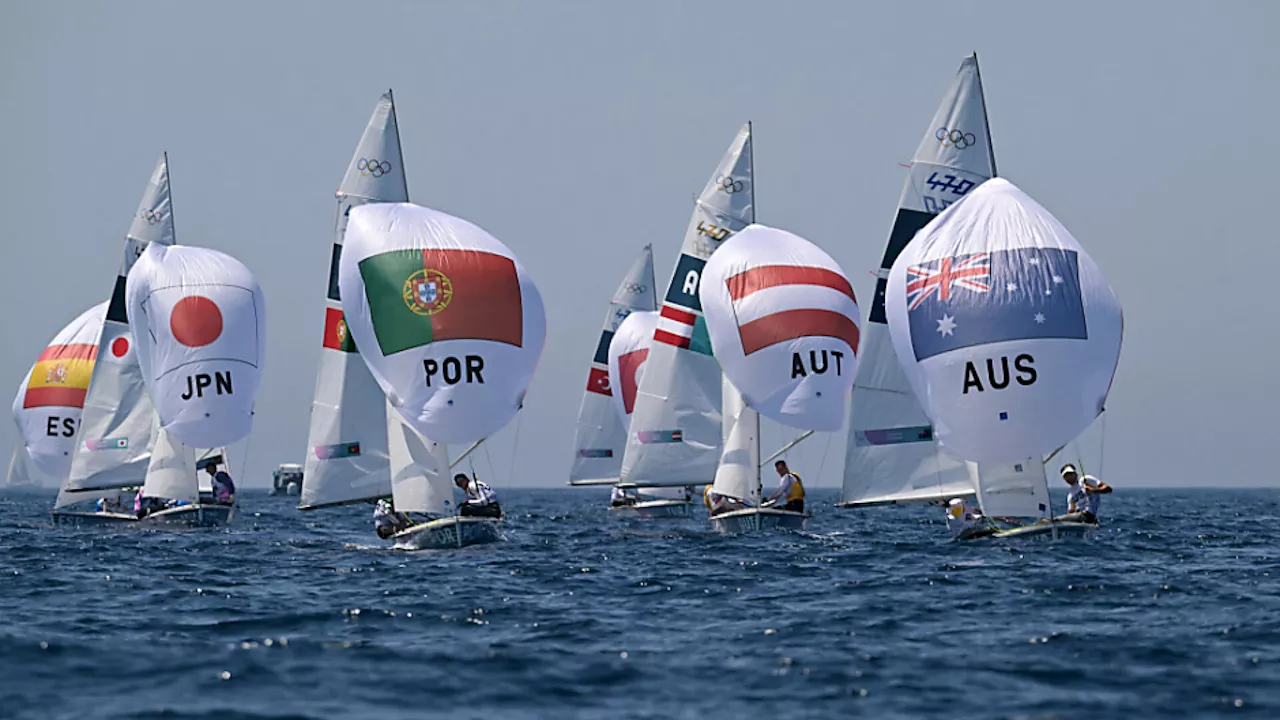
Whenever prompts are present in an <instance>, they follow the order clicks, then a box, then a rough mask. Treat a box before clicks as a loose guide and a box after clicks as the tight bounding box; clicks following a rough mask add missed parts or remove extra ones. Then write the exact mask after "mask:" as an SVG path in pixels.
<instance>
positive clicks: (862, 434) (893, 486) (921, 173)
mask: <svg viewBox="0 0 1280 720" xmlns="http://www.w3.org/2000/svg"><path fill="white" fill-rule="evenodd" d="M995 174H996V161H995V151H994V149H993V147H992V144H991V133H990V130H989V128H988V124H987V112H986V101H985V99H984V97H983V91H982V78H981V76H980V75H979V73H978V57H977V55H974V56H971V57H968V58H965V60H964V61H963V62H962V63H961V64H960V72H959V73H958V74H957V75H956V78H955V80H954V81H953V82H952V84H951V87H950V88H949V89H948V90H947V94H946V96H945V97H944V98H943V100H942V104H941V105H940V106H939V107H938V111H937V113H936V114H935V115H934V116H933V121H932V122H931V123H930V124H929V128H928V129H927V130H926V131H925V134H924V138H923V139H922V140H921V141H920V146H919V148H917V149H916V153H915V157H914V159H913V160H912V163H911V170H910V172H909V174H908V176H907V181H906V184H905V185H904V187H903V189H902V197H901V199H900V200H899V201H898V212H897V215H896V216H895V217H894V220H893V229H892V230H891V231H890V233H889V242H888V245H887V247H885V251H884V258H883V259H882V260H881V262H880V272H879V273H878V276H877V277H878V280H877V281H876V294H875V297H874V298H872V301H871V314H870V317H869V318H868V320H867V323H866V324H865V325H864V326H863V331H862V347H861V349H860V351H859V356H860V359H859V363H858V372H857V375H856V376H855V377H854V384H853V394H852V397H851V400H850V402H851V405H852V408H851V411H850V416H849V438H848V443H847V446H846V453H845V467H844V487H843V492H842V498H841V505H845V506H848V505H864V504H877V503H886V502H907V501H919V500H933V499H939V498H950V497H954V496H956V495H965V494H972V493H973V492H974V487H973V483H972V481H971V480H970V478H969V470H968V468H966V467H965V464H964V463H963V462H961V461H959V460H957V459H955V458H953V457H950V456H949V455H947V454H946V453H945V452H943V451H942V450H941V449H940V448H939V447H938V444H937V441H936V439H935V437H934V428H933V426H932V425H930V423H929V420H928V418H927V417H926V416H925V413H924V410H923V409H922V408H921V405H920V401H919V400H918V399H917V398H916V396H915V394H914V393H913V392H912V390H911V386H910V384H909V383H908V382H907V378H906V376H905V375H904V374H903V372H902V369H901V367H900V366H899V365H898V358H897V356H896V355H895V354H894V349H893V344H892V342H890V340H889V331H888V326H887V325H886V321H885V311H884V300H885V287H886V284H887V282H888V278H889V269H890V268H891V267H893V263H894V261H895V260H897V258H898V255H899V253H901V252H902V249H903V248H904V247H906V245H907V243H908V242H910V241H911V238H912V237H914V236H915V234H916V232H917V231H919V230H920V229H921V228H923V227H924V226H925V225H926V224H928V222H929V221H930V220H932V219H933V217H934V216H935V215H936V214H937V213H939V212H941V211H942V210H943V209H945V208H946V207H947V206H948V205H950V204H951V203H953V202H955V201H957V200H959V199H960V198H962V197H964V196H965V195H966V194H967V193H968V192H969V191H970V190H971V189H973V188H974V187H976V186H978V185H980V184H981V183H983V182H984V181H986V180H987V179H988V178H991V177H994V176H995Z"/></svg>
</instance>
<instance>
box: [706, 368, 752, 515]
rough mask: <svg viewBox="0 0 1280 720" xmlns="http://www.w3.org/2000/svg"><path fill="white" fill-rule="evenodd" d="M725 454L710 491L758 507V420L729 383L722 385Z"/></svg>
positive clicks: (721, 457) (721, 458)
mask: <svg viewBox="0 0 1280 720" xmlns="http://www.w3.org/2000/svg"><path fill="white" fill-rule="evenodd" d="M723 394H724V403H723V412H724V416H725V417H726V418H732V421H731V422H726V423H725V427H724V452H723V453H721V455H720V461H719V465H718V466H717V467H716V475H715V482H714V483H713V484H712V486H711V491H712V492H715V493H718V494H720V495H724V496H726V497H731V498H736V499H738V500H741V501H743V502H745V503H747V504H748V505H752V506H754V505H758V504H759V503H760V416H759V415H758V414H757V413H756V411H755V410H752V409H751V408H750V407H749V406H748V405H747V403H746V401H745V400H744V399H743V397H742V394H741V393H739V392H738V390H737V388H736V387H734V386H733V384H732V383H730V382H729V381H727V380H726V381H725V382H724V388H723Z"/></svg>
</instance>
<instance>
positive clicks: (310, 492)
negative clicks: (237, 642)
mask: <svg viewBox="0 0 1280 720" xmlns="http://www.w3.org/2000/svg"><path fill="white" fill-rule="evenodd" d="M337 199H338V212H337V220H336V224H335V228H334V238H333V251H332V253H331V256H330V262H329V281H328V285H327V290H326V295H325V308H324V338H323V342H322V348H321V350H320V367H319V370H318V372H317V373H316V389H315V397H314V400H313V402H312V404H311V427H310V430H309V432H308V435H307V454H306V460H305V462H304V465H303V475H302V489H301V495H300V497H299V505H298V507H299V509H301V510H315V509H318V508H326V507H335V506H339V505H347V504H351V503H363V502H372V501H374V500H377V499H378V498H383V497H387V496H389V495H391V489H392V482H391V475H392V472H391V466H390V457H389V452H388V445H387V438H388V436H387V428H388V427H393V426H394V425H395V423H396V422H397V421H398V420H397V418H398V416H397V415H394V414H388V413H387V403H386V399H385V397H384V396H383V393H382V389H381V388H379V387H378V383H377V382H376V381H375V380H374V379H373V375H371V374H370V373H369V369H368V367H366V366H365V363H364V361H363V360H362V359H361V358H360V355H359V354H358V353H357V351H356V345H355V342H354V341H353V339H352V337H351V335H350V333H349V332H348V328H347V322H346V320H345V318H344V316H343V303H342V297H341V294H340V291H339V287H338V265H339V261H340V259H341V257H342V248H343V242H344V239H345V237H346V233H347V226H348V222H349V215H350V213H351V210H352V209H353V208H357V207H360V206H362V205H365V204H368V203H398V202H408V200H409V189H408V184H407V182H406V180H405V173H404V157H403V155H402V154H401V151H400V130H399V126H398V125H397V122H396V108H395V100H394V98H393V97H392V94H391V91H390V90H388V91H387V92H386V93H385V94H383V95H382V97H381V98H379V99H378V104H377V106H376V107H375V108H374V111H373V116H372V117H370V118H369V124H368V126H367V127H365V130H364V134H363V135H362V136H361V137H360V143H359V144H358V145H357V146H356V151H355V155H353V156H352V157H351V163H350V164H349V165H348V166H347V172H346V174H345V175H344V176H343V178H342V183H341V185H339V186H338V192H337Z"/></svg>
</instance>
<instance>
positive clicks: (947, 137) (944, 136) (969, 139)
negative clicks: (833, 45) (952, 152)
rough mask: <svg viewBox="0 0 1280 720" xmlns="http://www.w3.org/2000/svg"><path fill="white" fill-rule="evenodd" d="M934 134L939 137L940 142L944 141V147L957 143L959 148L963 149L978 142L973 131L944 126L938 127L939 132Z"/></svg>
mask: <svg viewBox="0 0 1280 720" xmlns="http://www.w3.org/2000/svg"><path fill="white" fill-rule="evenodd" d="M933 136H934V137H936V138H938V142H940V143H942V147H951V146H952V145H955V146H956V149H957V150H963V149H965V148H967V147H969V146H970V145H972V144H974V143H976V142H978V139H977V138H976V137H974V136H973V133H967V132H964V131H963V130H950V129H947V128H944V127H940V128H938V132H936V133H934V134H933Z"/></svg>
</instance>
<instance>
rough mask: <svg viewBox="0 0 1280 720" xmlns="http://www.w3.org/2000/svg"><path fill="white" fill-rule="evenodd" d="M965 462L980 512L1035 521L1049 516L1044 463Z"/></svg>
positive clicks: (994, 516) (1033, 461) (1032, 460)
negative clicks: (1033, 519)
mask: <svg viewBox="0 0 1280 720" xmlns="http://www.w3.org/2000/svg"><path fill="white" fill-rule="evenodd" d="M967 465H968V467H969V473H970V479H971V480H972V482H973V486H974V487H975V488H976V489H977V491H978V504H979V506H981V507H982V514H983V515H986V516H987V517H990V518H999V517H1011V518H1035V519H1037V520H1039V519H1047V518H1048V517H1049V516H1050V515H1051V512H1050V503H1049V486H1048V483H1047V482H1046V479H1045V474H1044V473H1045V464H1044V463H1043V462H1041V461H1040V460H1036V459H1032V458H1028V459H1026V460H1019V461H1018V462H991V463H967Z"/></svg>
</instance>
